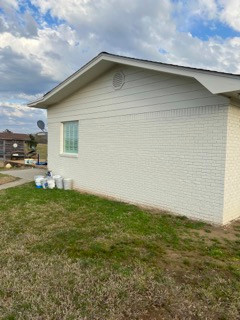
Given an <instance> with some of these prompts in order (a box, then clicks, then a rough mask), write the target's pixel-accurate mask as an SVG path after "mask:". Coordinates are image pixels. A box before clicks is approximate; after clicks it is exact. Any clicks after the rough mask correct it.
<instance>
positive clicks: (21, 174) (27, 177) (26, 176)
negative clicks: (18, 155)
mask: <svg viewBox="0 0 240 320" xmlns="http://www.w3.org/2000/svg"><path fill="white" fill-rule="evenodd" d="M2 173H4V174H8V175H10V176H13V177H18V178H20V180H16V181H13V182H9V183H5V184H3V185H0V190H4V189H8V188H13V187H17V186H20V185H22V184H24V183H27V182H30V181H33V180H34V177H35V176H37V175H45V173H46V170H45V169H36V168H31V169H23V170H17V169H16V170H8V171H2Z"/></svg>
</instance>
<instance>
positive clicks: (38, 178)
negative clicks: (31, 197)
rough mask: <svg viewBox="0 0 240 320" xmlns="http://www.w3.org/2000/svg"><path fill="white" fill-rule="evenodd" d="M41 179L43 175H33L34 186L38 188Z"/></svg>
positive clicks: (40, 184)
mask: <svg viewBox="0 0 240 320" xmlns="http://www.w3.org/2000/svg"><path fill="white" fill-rule="evenodd" d="M43 179H44V176H35V177H34V181H35V185H36V187H38V188H40V187H41V186H42V180H43Z"/></svg>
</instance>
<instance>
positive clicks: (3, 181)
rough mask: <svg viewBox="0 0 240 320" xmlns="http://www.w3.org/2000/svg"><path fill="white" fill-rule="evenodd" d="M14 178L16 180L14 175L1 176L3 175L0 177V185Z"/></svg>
mask: <svg viewBox="0 0 240 320" xmlns="http://www.w3.org/2000/svg"><path fill="white" fill-rule="evenodd" d="M15 180H17V178H16V177H12V176H3V177H0V185H2V184H5V183H9V182H13V181H15Z"/></svg>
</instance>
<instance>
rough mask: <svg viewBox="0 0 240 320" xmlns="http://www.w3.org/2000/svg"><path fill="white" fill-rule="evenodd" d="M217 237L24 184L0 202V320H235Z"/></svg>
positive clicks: (231, 275) (234, 269)
mask: <svg viewBox="0 0 240 320" xmlns="http://www.w3.org/2000/svg"><path fill="white" fill-rule="evenodd" d="M239 263H240V222H236V223H234V224H232V225H231V226H230V227H228V228H226V229H223V228H217V227H212V226H210V225H207V224H204V223H202V222H195V221H191V220H188V219H186V218H183V217H174V216H171V215H167V214H164V213H156V212H150V211H147V210H142V209H139V208H138V207H136V206H133V205H126V204H123V203H119V202H114V201H109V200H106V199H102V198H99V197H96V196H91V195H86V194H80V193H77V192H74V191H63V190H41V189H40V190H38V189H35V188H34V187H33V185H32V184H28V185H25V186H22V187H18V188H13V189H7V190H4V191H1V192H0V297H1V299H0V319H5V320H6V319H8V320H10V319H11V320H13V319H44V320H45V319H56V320H59V319H69V320H70V319H77V320H97V319H98V320H123V319H129V320H132V319H144V320H147V319H151V320H154V319H157V320H160V319H161V320H162V319H169V320H170V319H221V320H223V319H239V315H240V268H239V267H240V264H239Z"/></svg>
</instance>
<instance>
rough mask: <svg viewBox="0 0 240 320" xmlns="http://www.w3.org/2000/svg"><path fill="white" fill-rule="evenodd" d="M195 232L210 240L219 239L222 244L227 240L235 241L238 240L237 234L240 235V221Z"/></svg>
mask: <svg viewBox="0 0 240 320" xmlns="http://www.w3.org/2000/svg"><path fill="white" fill-rule="evenodd" d="M194 232H197V233H198V235H199V236H200V237H204V238H205V239H209V240H211V239H218V240H219V241H221V242H224V241H225V240H229V241H235V240H237V239H238V235H237V234H240V220H236V221H233V222H232V223H230V224H229V225H227V226H223V227H221V226H219V227H214V226H210V227H207V228H205V229H200V230H194Z"/></svg>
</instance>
